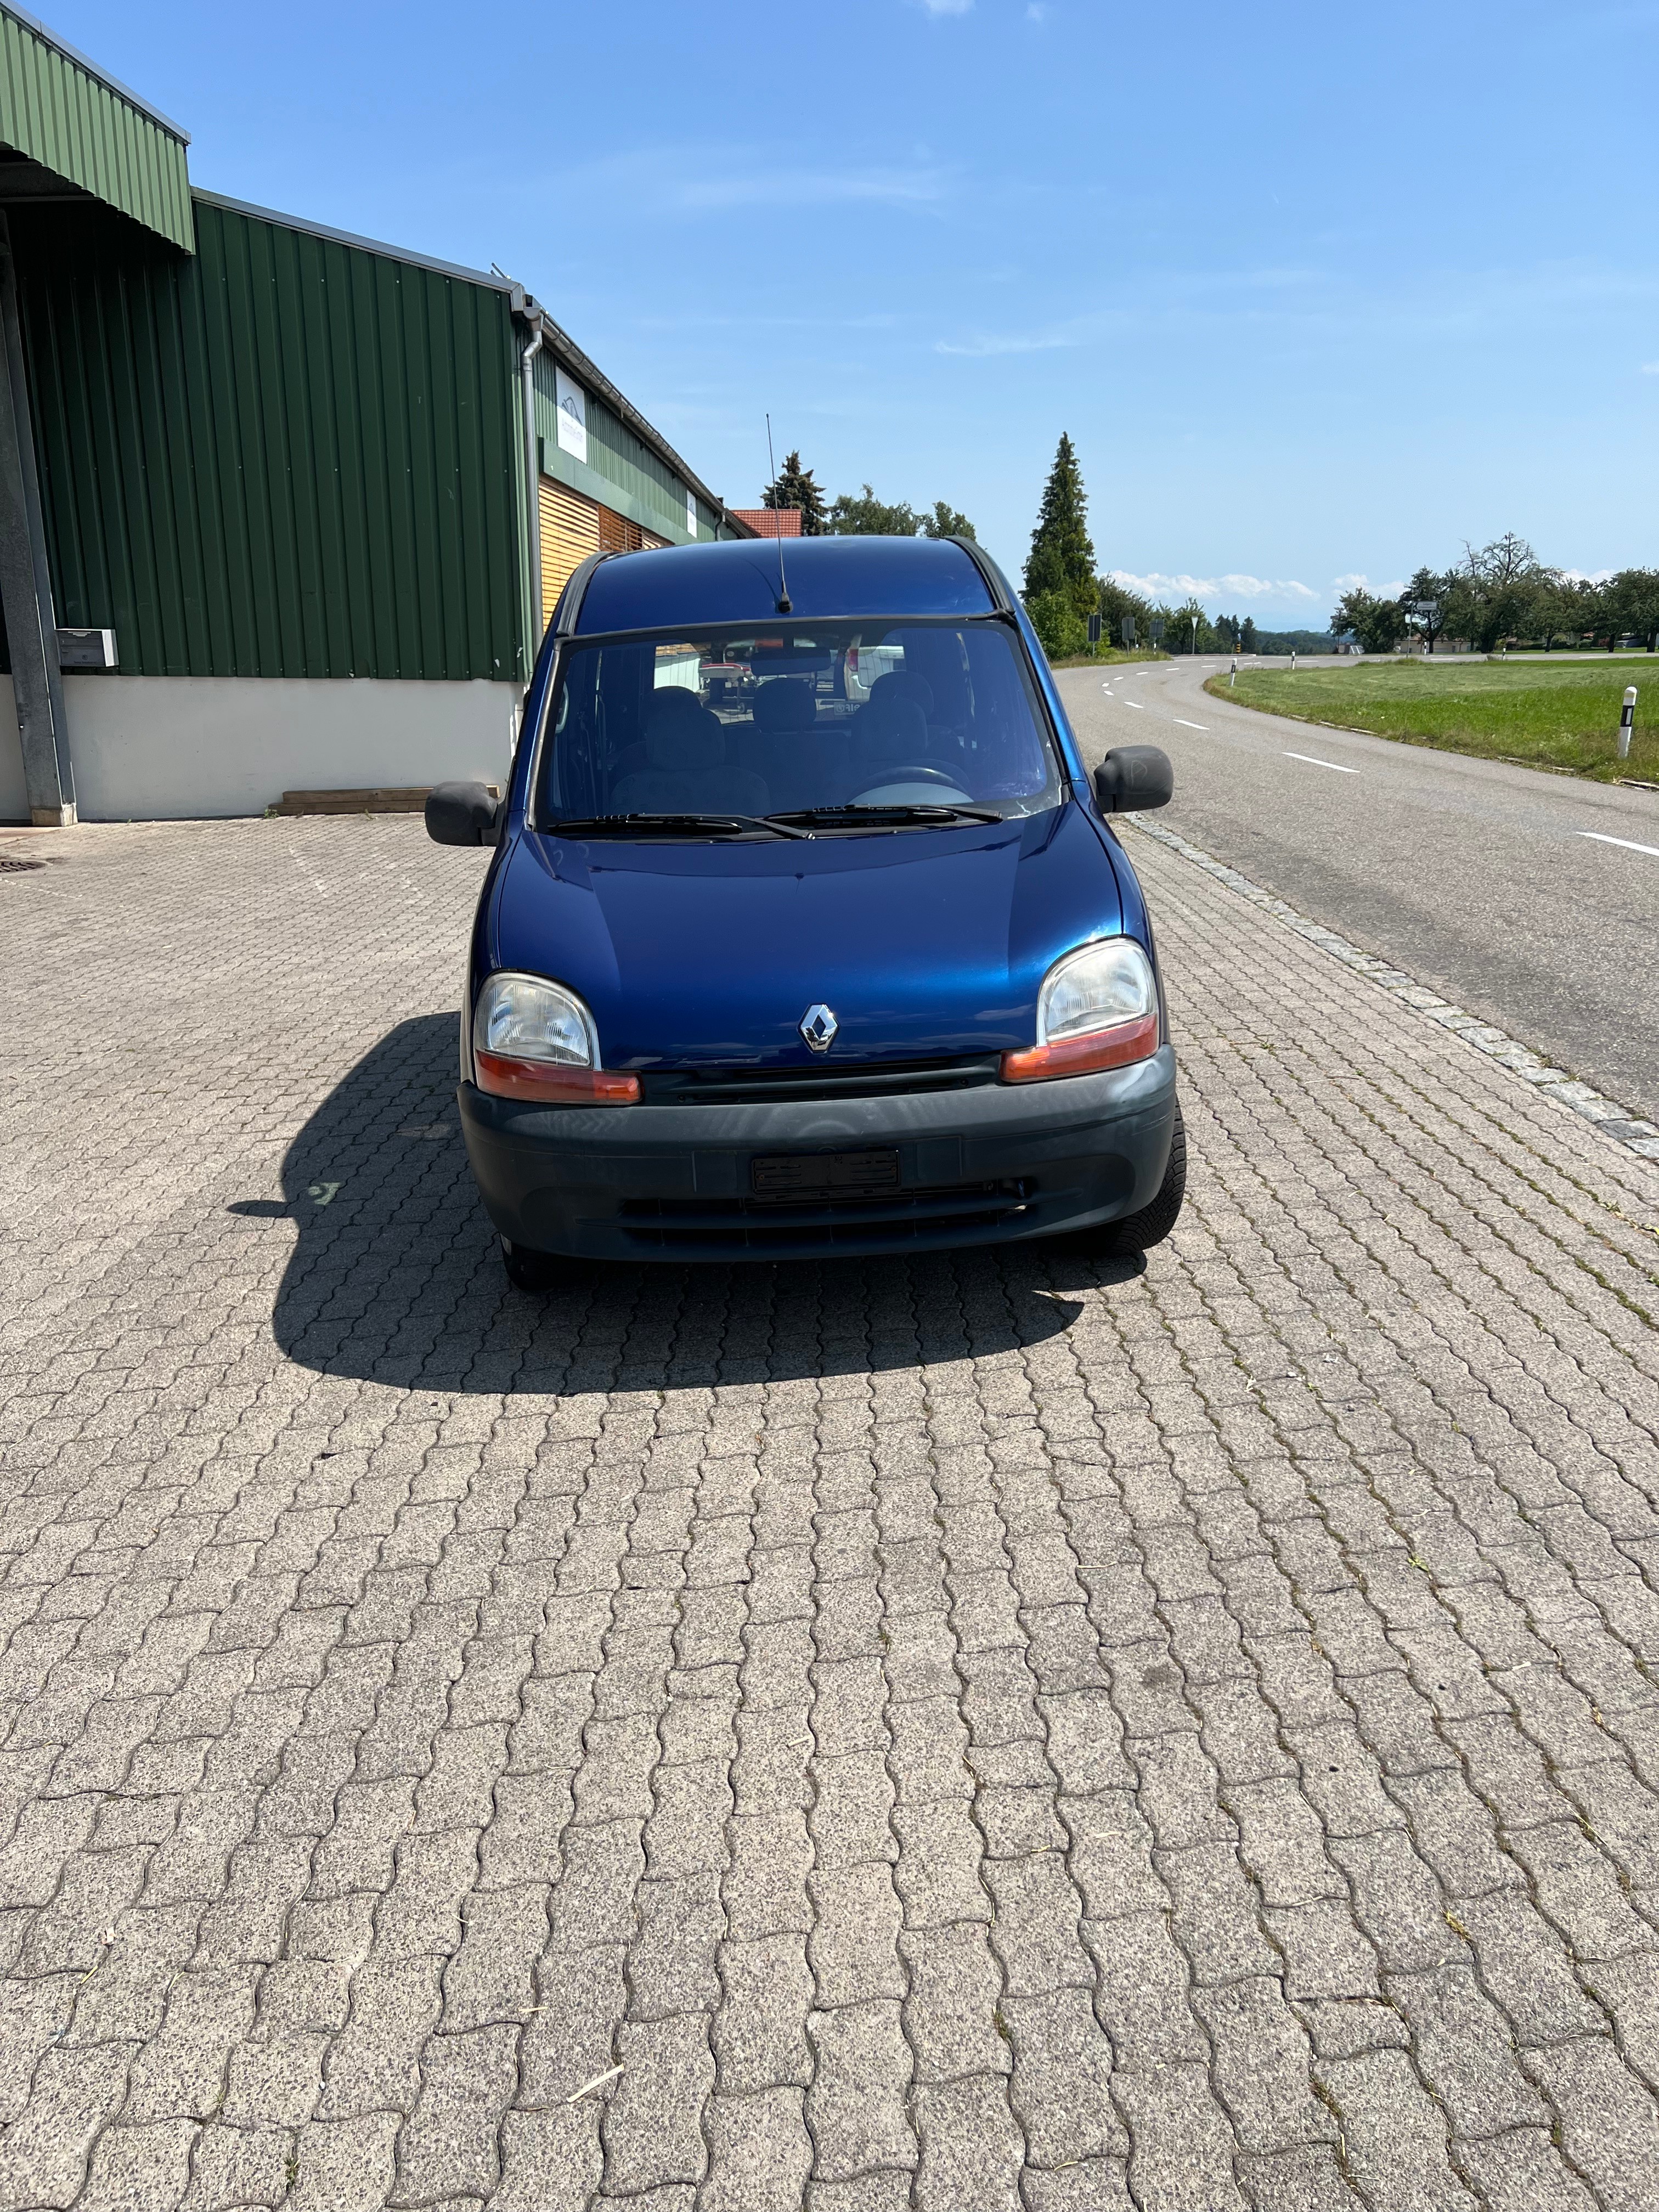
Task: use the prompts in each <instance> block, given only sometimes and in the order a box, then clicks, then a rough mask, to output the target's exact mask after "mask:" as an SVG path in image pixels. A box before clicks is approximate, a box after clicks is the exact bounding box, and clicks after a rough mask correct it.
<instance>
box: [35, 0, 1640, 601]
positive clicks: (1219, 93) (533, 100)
mask: <svg viewBox="0 0 1659 2212" xmlns="http://www.w3.org/2000/svg"><path fill="white" fill-rule="evenodd" d="M35 4H36V5H37V6H40V7H42V9H43V12H44V13H45V15H46V21H48V22H49V23H50V24H51V25H52V27H53V28H54V29H56V30H57V31H58V32H59V33H61V34H62V35H63V36H64V37H65V38H67V39H68V40H70V42H71V43H72V44H74V45H76V46H81V47H82V48H84V49H85V50H86V51H87V52H88V53H90V54H91V55H92V56H94V58H96V59H97V60H99V61H100V62H101V63H102V64H104V65H105V66H106V68H108V69H109V70H111V71H112V73H113V74H114V75H116V76H119V77H121V78H123V79H125V81H126V82H128V83H130V84H131V85H132V86H133V87H134V88H135V89H137V90H138V91H139V92H141V93H143V94H145V95H146V96H147V97H148V98H149V99H150V100H153V101H155V104H156V105H157V106H160V107H161V108H163V109H164V110H166V111H167V112H168V113H170V114H172V115H173V117H175V118H176V119H177V120H178V121H179V122H180V123H182V124H184V125H185V127H186V128H187V129H189V130H190V131H191V134H192V137H193V144H192V148H191V173H192V175H193V177H194V179H195V180H196V182H197V184H198V185H204V186H205V187H207V188H209V189H210V190H216V191H223V192H227V193H229V194H231V195H233V196H234V197H239V198H243V199H251V200H256V201H259V202H262V203H264V204H266V205H269V206H272V207H276V208H281V209H283V210H288V211H290V212H293V213H295V214H300V215H305V216H311V217H313V218H314V219H316V220H318V221H320V222H327V223H331V224H334V225H337V226H339V227H341V228H346V229H349V230H357V231H362V232H364V233H366V234H369V235H371V236H374V237H379V238H384V239H388V240H393V241H395V242H397V243H399V244H404V245H409V246H417V247H420V248H422V249H423V250H424V251H426V252H431V253H435V254H438V255H440V256H442V257H444V258H450V259H454V260H458V261H464V262H467V263H470V264H473V265H475V266H480V267H487V266H488V265H489V263H491V262H492V261H493V262H496V263H498V264H500V265H501V267H503V268H504V269H507V270H510V271H511V272H512V274H513V275H514V276H517V277H519V278H520V280H521V281H522V282H523V283H525V284H526V285H527V286H528V288H529V289H531V290H532V292H534V293H535V294H536V295H537V296H538V298H539V299H541V300H543V301H544V302H545V303H546V304H547V306H548V307H550V309H551V311H552V312H553V313H554V314H555V315H556V318H557V319H559V320H560V321H561V322H562V323H563V324H564V325H565V326H566V327H567V329H568V330H569V331H570V332H571V334H572V336H573V337H575V338H576V340H577V341H578V343H580V344H581V345H582V346H584V347H585V348H586V349H587V350H588V352H589V353H591V354H592V356H593V357H594V358H595V359H596V360H597V361H598V362H599V364H600V365H601V367H602V368H605V371H606V373H607V374H609V375H611V377H612V378H613V379H614V380H615V381H616V382H617V384H618V385H620V386H621V387H622V389H623V391H624V392H627V393H628V395H629V398H631V399H632V400H633V401H634V402H635V404H636V405H637V406H639V407H640V408H641V410H643V411H644V412H645V413H646V414H647V416H649V417H650V418H651V419H652V420H653V422H656V423H657V424H658V426H659V428H661V429H662V430H663V431H664V433H665V435H667V436H669V437H670V438H671V440H672V441H674V442H675V444H676V445H677V446H678V447H679V448H680V450H681V451H682V452H683V453H684V455H685V457H686V459H687V460H688V461H689V462H690V464H691V465H692V466H693V467H694V468H696V470H697V471H699V473H700V474H701V475H702V477H704V479H705V481H707V482H708V483H710V484H712V485H713V486H714V489H716V490H717V491H718V492H720V493H721V494H722V495H724V496H725V497H726V499H727V500H728V501H730V502H731V503H732V504H733V505H743V504H746V503H750V502H751V501H754V500H755V499H757V497H758V494H759V489H760V486H761V483H762V482H763V478H764V475H765V433H764V426H763V413H764V410H766V409H768V408H769V409H770V410H771V412H772V417H773V424H774V428H775V433H776V435H777V438H778V441H779V452H780V455H781V453H782V451H783V449H784V448H785V447H789V446H798V447H799V448H800V450H801V453H802V455H803V458H804V459H805V460H806V461H807V462H808V463H809V464H811V465H812V466H813V467H815V468H816V470H817V475H818V478H819V481H820V482H821V483H823V484H824V485H825V486H826V488H827V489H829V492H830V493H832V494H833V493H835V492H837V491H842V490H849V489H857V487H858V486H859V484H860V483H862V482H863V481H864V480H866V478H867V479H868V480H869V481H870V482H871V483H873V484H874V485H875V487H876V489H877V490H878V492H879V493H881V494H882V495H884V497H887V498H890V499H898V498H907V499H909V500H911V501H913V502H915V503H916V504H918V505H920V504H924V503H927V504H931V502H932V501H933V500H934V499H936V498H940V497H943V498H946V499H949V500H950V501H951V502H952V504H953V505H955V506H957V507H961V508H963V510H964V511H965V512H966V513H968V514H969V515H970V516H971V517H972V518H973V520H974V521H975V525H976V526H977V527H978V530H979V532H980V535H981V538H983V539H984V540H985V541H986V542H987V544H988V545H989V546H990V547H991V549H992V550H993V551H994V553H995V554H996V555H997V556H998V557H999V558H1000V560H1001V561H1002V562H1004V564H1005V565H1006V567H1008V568H1010V570H1011V571H1012V573H1013V574H1015V576H1016V579H1018V572H1019V568H1020V564H1021V562H1023V560H1024V554H1025V550H1026V548H1027V545H1028V544H1029V541H1030V529H1031V526H1032V522H1033V520H1034V519H1035V513H1036V502H1037V499H1038V495H1039V493H1040V491H1041V488H1042V480H1043V477H1044V476H1045V474H1046V472H1047V470H1048V465H1049V462H1050V460H1051V459H1052V457H1053V453H1054V443H1055V441H1056V439H1057V437H1058V435H1059V434H1060V431H1061V430H1062V429H1064V430H1069V431H1070V433H1071V435H1072V436H1073V440H1074V441H1075V442H1076V444H1077V446H1078V448H1079V453H1080V455H1081V459H1082V462H1083V468H1084V477H1085V484H1086V487H1087V489H1088V493H1089V498H1090V513H1091V527H1092V532H1093V536H1094V542H1095V547H1096V551H1097V556H1098V558H1099V561H1100V564H1101V566H1102V567H1103V568H1110V569H1115V570H1117V571H1120V572H1121V573H1123V574H1127V575H1131V576H1133V577H1136V578H1139V579H1143V580H1152V583H1153V584H1154V586H1155V587H1156V588H1157V589H1158V590H1160V591H1170V592H1176V593H1180V592H1184V591H1185V590H1186V589H1187V588H1188V587H1189V586H1190V587H1194V588H1196V589H1197V590H1198V592H1199V596H1200V598H1201V599H1204V601H1205V602H1206V605H1209V606H1210V607H1211V608H1212V611H1214V610H1219V609H1226V610H1228V611H1238V612H1241V613H1254V614H1255V616H1256V617H1257V618H1258V620H1262V619H1263V618H1264V617H1273V618H1283V620H1284V621H1285V623H1290V622H1292V621H1294V622H1297V623H1317V622H1319V621H1321V620H1322V618H1323V617H1324V615H1325V614H1326V613H1327V612H1328V609H1329V606H1330V605H1331V602H1332V599H1333V598H1334V594H1335V592H1336V591H1337V590H1338V589H1340V587H1341V586H1343V585H1344V584H1346V583H1347V582H1349V581H1352V580H1356V579H1366V580H1369V581H1370V585H1371V586H1372V587H1373V588H1379V587H1382V586H1386V585H1389V584H1397V581H1398V580H1399V579H1401V577H1403V576H1404V575H1406V574H1408V573H1409V571H1410V570H1411V569H1412V568H1413V567H1415V566H1416V565H1417V564H1418V563H1419V562H1422V561H1429V562H1434V563H1436V564H1437V565H1440V564H1443V563H1445V562H1449V560H1451V559H1452V558H1454V557H1455V556H1456V554H1457V552H1458V551H1459V550H1460V546H1461V544H1462V540H1463V539H1464V538H1466V537H1467V538H1473V539H1474V540H1475V541H1476V542H1477V543H1479V542H1481V541H1483V540H1485V539H1486V538H1492V537H1495V536H1497V535H1498V533H1499V532H1502V531H1504V530H1506V529H1515V530H1518V531H1520V532H1522V534H1523V535H1525V536H1526V537H1528V538H1531V539H1532V540H1533V542H1534V544H1535V545H1536V547H1537V548H1538V550H1539V552H1540V553H1541V555H1542V556H1544V557H1546V558H1547V559H1549V560H1552V561H1553V562H1557V563H1559V565H1561V566H1563V567H1565V568H1572V569H1577V570H1579V571H1582V572H1584V573H1590V574H1594V573H1597V572H1600V571H1603V570H1606V569H1608V568H1620V567H1626V566H1630V565H1636V564H1640V565H1645V566H1659V499H1656V493H1659V465H1656V441H1655V429H1656V425H1659V223H1656V222H1655V218H1654V194H1653V170H1654V143H1655V141H1654V114H1655V88H1656V84H1659V0H1641V4H1625V5H1602V4H1599V0H1571V3H1570V4H1567V5H1561V4H1556V5H1553V6H1545V5H1540V4H1535V0H1504V3H1503V4H1493V0H1445V4H1443V5H1441V6H1439V7H1437V8H1432V9H1378V8H1368V7H1360V8H1332V7H1331V6H1329V5H1328V0H1320V4H1312V3H1311V0H1309V4H1284V5H1267V6H1259V7H1256V8H1254V9H1253V8H1250V7H1249V6H1243V7H1241V6H1230V7H1220V6H1217V5H1213V4H1212V0H1193V3H1192V4H1189V5H1188V8H1187V9H1185V10H1184V11H1176V12H1174V13H1172V12H1171V11H1169V10H1165V9H1147V8H1145V7H1142V8H1138V9H1133V10H1131V9H1124V8H1121V7H1119V6H1117V5H1115V4H1112V5H1103V4H1093V5H1085V4H1083V0H1036V4H1032V3H1031V0H966V4H963V0H931V4H930V0H836V4H834V5H833V6H826V5H823V4H816V5H810V6H807V5H801V4H799V0H797V4H794V5H791V4H789V0H770V4H760V3H759V0H694V4H690V5H687V4H686V0H678V4H673V5H670V4H665V0H637V4H628V0H609V4H606V5H600V6H595V5H592V4H591V0H587V4H584V5H582V6H580V7H574V6H569V5H566V4H562V3H561V0H555V4H552V5H546V6H543V7H539V8H535V7H532V8H526V7H524V6H522V5H519V6H513V7H507V6H504V5H501V4H498V0H473V4H471V5H469V6H467V7H465V8H459V9H458V8H455V7H453V6H452V7H446V8H442V9H440V8H437V7H435V6H432V5H430V4H429V0H402V4H398V5H396V6H391V5H356V4H352V0H334V4H330V5H321V4H318V0H299V4H289V5H285V6H283V7H282V8H280V9H239V10H234V11H233V10H231V9H227V8H226V7H225V6H224V5H223V0H136V4H135V0H35Z"/></svg>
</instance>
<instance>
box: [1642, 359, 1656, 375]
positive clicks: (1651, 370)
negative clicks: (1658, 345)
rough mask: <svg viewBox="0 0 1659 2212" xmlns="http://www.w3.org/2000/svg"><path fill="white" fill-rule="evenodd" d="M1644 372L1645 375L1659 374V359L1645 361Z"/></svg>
mask: <svg viewBox="0 0 1659 2212" xmlns="http://www.w3.org/2000/svg"><path fill="white" fill-rule="evenodd" d="M1642 374H1643V375H1644V376H1659V361H1644V362H1643V363H1642Z"/></svg>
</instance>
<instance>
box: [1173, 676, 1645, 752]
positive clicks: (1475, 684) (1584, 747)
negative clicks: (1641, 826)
mask: <svg viewBox="0 0 1659 2212" xmlns="http://www.w3.org/2000/svg"><path fill="white" fill-rule="evenodd" d="M1626 684H1635V685H1636V686H1637V701H1636V726H1635V728H1634V730H1633V732H1632V736H1631V748H1630V758H1629V759H1628V760H1627V761H1620V760H1618V759H1616V758H1615V757H1614V753H1613V739H1614V735H1615V733H1616V732H1617V730H1618V727H1619V710H1620V704H1621V702H1623V699H1624V696H1625V686H1626ZM1204 688H1205V690H1206V691H1212V692H1214V693H1215V694H1216V696H1217V697H1218V698H1222V699H1232V700H1234V701H1235V702H1237V704H1238V705H1240V706H1243V707H1260V708H1263V709H1265V710H1266V711H1267V713H1269V714H1289V715H1291V716H1292V717H1294V719H1295V720H1297V721H1299V722H1322V723H1324V724H1325V725H1326V726H1327V727H1328V728H1332V729H1339V730H1365V731H1368V732H1370V734H1371V735H1372V736H1375V737H1379V738H1401V740H1403V742H1404V743H1406V744H1412V745H1432V746H1434V747H1435V748H1437V750H1439V751H1441V752H1449V753H1478V754H1480V756H1481V757H1483V758H1484V759H1486V760H1506V761H1518V762H1520V763H1522V765H1523V766H1524V767H1527V768H1555V769H1570V770H1571V772H1572V774H1574V775H1588V776H1594V777H1595V778H1597V779H1598V780H1599V781H1601V782H1604V783H1607V782H1612V781H1613V780H1614V779H1615V778H1617V777H1619V776H1621V775H1623V776H1633V777H1635V778H1637V779H1638V780H1639V781H1643V782H1646V783H1659V659H1648V658H1647V657H1646V656H1645V655H1641V656H1637V657H1632V658H1630V659H1617V660H1601V661H1600V662H1585V661H1582V660H1581V661H1576V662H1573V663H1570V664H1564V665H1552V664H1551V663H1549V662H1547V661H1537V660H1531V661H1510V662H1508V663H1504V662H1502V661H1492V660H1473V659H1462V657H1459V658H1458V659H1439V658H1438V657H1436V658H1434V659H1415V658H1412V659H1407V657H1406V656H1404V655H1403V654H1402V655H1401V657H1400V658H1399V659H1387V660H1383V659H1377V660H1360V661H1356V662H1355V663H1354V665H1352V667H1351V668H1298V669H1297V671H1296V672H1295V674H1294V675H1292V674H1291V671H1290V670H1289V669H1288V668H1286V669H1283V670H1279V669H1272V670H1269V669H1265V668H1241V669H1240V671H1238V682H1237V684H1235V685H1234V687H1233V688H1232V690H1231V691H1230V690H1228V688H1227V678H1226V673H1225V671H1223V672H1222V673H1221V674H1220V675H1219V676H1212V678H1210V680H1209V682H1208V683H1207V684H1206V685H1205V687H1204Z"/></svg>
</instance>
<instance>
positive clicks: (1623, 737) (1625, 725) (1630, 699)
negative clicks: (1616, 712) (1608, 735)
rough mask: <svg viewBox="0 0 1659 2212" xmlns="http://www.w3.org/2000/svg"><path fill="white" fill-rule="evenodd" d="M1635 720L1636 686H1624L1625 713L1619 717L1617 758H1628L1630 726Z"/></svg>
mask: <svg viewBox="0 0 1659 2212" xmlns="http://www.w3.org/2000/svg"><path fill="white" fill-rule="evenodd" d="M1634 720H1636V686H1635V685H1634V684H1626V686H1625V711H1624V712H1623V714H1620V717H1619V757H1620V760H1628V759H1629V758H1630V726H1631V724H1632V722H1633V721H1634Z"/></svg>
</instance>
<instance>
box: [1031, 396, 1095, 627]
mask: <svg viewBox="0 0 1659 2212" xmlns="http://www.w3.org/2000/svg"><path fill="white" fill-rule="evenodd" d="M1088 515H1089V501H1088V498H1087V496H1086V495H1085V492H1084V489H1083V477H1082V473H1081V471H1079V468H1078V465H1077V453H1076V450H1075V448H1074V447H1073V444H1072V441H1071V440H1070V438H1068V437H1067V436H1066V433H1065V432H1064V431H1063V430H1062V431H1061V433H1060V444H1059V447H1057V448H1056V450H1055V453H1054V466H1053V468H1052V469H1050V470H1049V471H1048V483H1046V484H1045V485H1044V486H1043V488H1042V509H1041V511H1040V513H1038V516H1037V526H1036V529H1035V530H1034V531H1033V532H1031V550H1030V554H1029V555H1028V556H1027V558H1026V562H1025V597H1026V599H1028V600H1030V599H1036V598H1038V597H1040V596H1042V595H1043V594H1045V593H1048V592H1063V593H1064V594H1065V596H1066V599H1068V600H1069V601H1070V602H1071V604H1072V605H1073V606H1074V607H1075V608H1076V609H1077V611H1078V612H1079V614H1080V615H1085V616H1086V615H1089V614H1092V613H1093V611H1094V607H1095V549H1094V546H1093V544H1091V542H1090V538H1089V525H1088Z"/></svg>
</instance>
